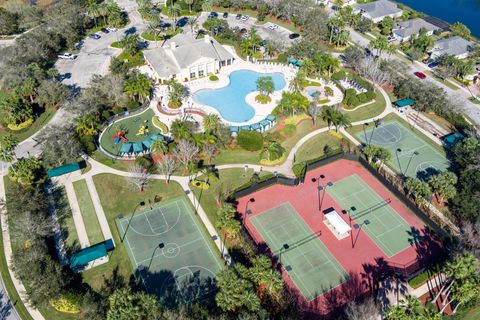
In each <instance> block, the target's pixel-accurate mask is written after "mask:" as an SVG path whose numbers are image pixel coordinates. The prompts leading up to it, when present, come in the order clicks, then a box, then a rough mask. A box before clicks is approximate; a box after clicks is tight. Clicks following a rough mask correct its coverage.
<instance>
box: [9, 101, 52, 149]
mask: <svg viewBox="0 0 480 320" xmlns="http://www.w3.org/2000/svg"><path fill="white" fill-rule="evenodd" d="M55 112H57V109H55V108H47V109H46V110H45V111H44V112H43V113H42V114H40V116H39V117H38V118H37V119H36V120H35V122H34V123H33V124H32V125H31V126H30V127H28V128H26V129H23V130H19V131H11V130H9V129H6V128H2V127H0V138H1V137H2V136H5V135H8V134H12V135H13V136H14V137H16V138H17V139H18V142H21V141H23V140H25V139H27V138H29V137H31V136H32V135H34V134H35V133H36V132H37V131H38V130H40V129H41V128H43V126H44V125H46V124H47V123H48V122H49V121H50V119H52V117H53V116H54V114H55Z"/></svg>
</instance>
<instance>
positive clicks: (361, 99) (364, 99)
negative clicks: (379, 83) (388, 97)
mask: <svg viewBox="0 0 480 320" xmlns="http://www.w3.org/2000/svg"><path fill="white" fill-rule="evenodd" d="M357 98H358V101H359V102H360V103H365V102H367V101H368V98H367V95H366V94H365V93H360V94H359V95H357Z"/></svg>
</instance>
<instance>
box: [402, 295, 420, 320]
mask: <svg viewBox="0 0 480 320" xmlns="http://www.w3.org/2000/svg"><path fill="white" fill-rule="evenodd" d="M403 304H404V308H405V313H406V314H407V315H409V316H410V317H412V318H415V316H416V315H418V313H419V310H420V308H421V306H422V305H421V303H420V300H418V298H417V297H415V296H412V295H410V294H408V295H406V296H405V297H404V298H403Z"/></svg>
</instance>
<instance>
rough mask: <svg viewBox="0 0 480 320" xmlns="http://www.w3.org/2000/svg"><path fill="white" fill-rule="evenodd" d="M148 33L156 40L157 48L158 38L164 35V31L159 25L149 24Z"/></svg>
mask: <svg viewBox="0 0 480 320" xmlns="http://www.w3.org/2000/svg"><path fill="white" fill-rule="evenodd" d="M147 32H148V33H149V34H151V35H152V36H153V39H154V40H155V46H156V47H158V38H159V37H160V36H161V35H162V33H163V30H162V29H161V28H160V27H159V25H158V24H155V23H149V24H148V26H147Z"/></svg>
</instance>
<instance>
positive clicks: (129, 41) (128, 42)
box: [120, 33, 141, 56]
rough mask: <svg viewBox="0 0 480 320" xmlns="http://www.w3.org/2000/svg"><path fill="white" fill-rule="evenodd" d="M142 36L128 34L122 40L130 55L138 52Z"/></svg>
mask: <svg viewBox="0 0 480 320" xmlns="http://www.w3.org/2000/svg"><path fill="white" fill-rule="evenodd" d="M140 42H141V41H140V37H139V36H138V34H136V33H134V34H126V35H124V36H123V37H122V39H121V40H120V43H121V44H122V47H123V48H124V49H125V51H126V52H128V54H129V55H130V56H134V55H135V54H136V53H137V52H138V48H139V46H140Z"/></svg>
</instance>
